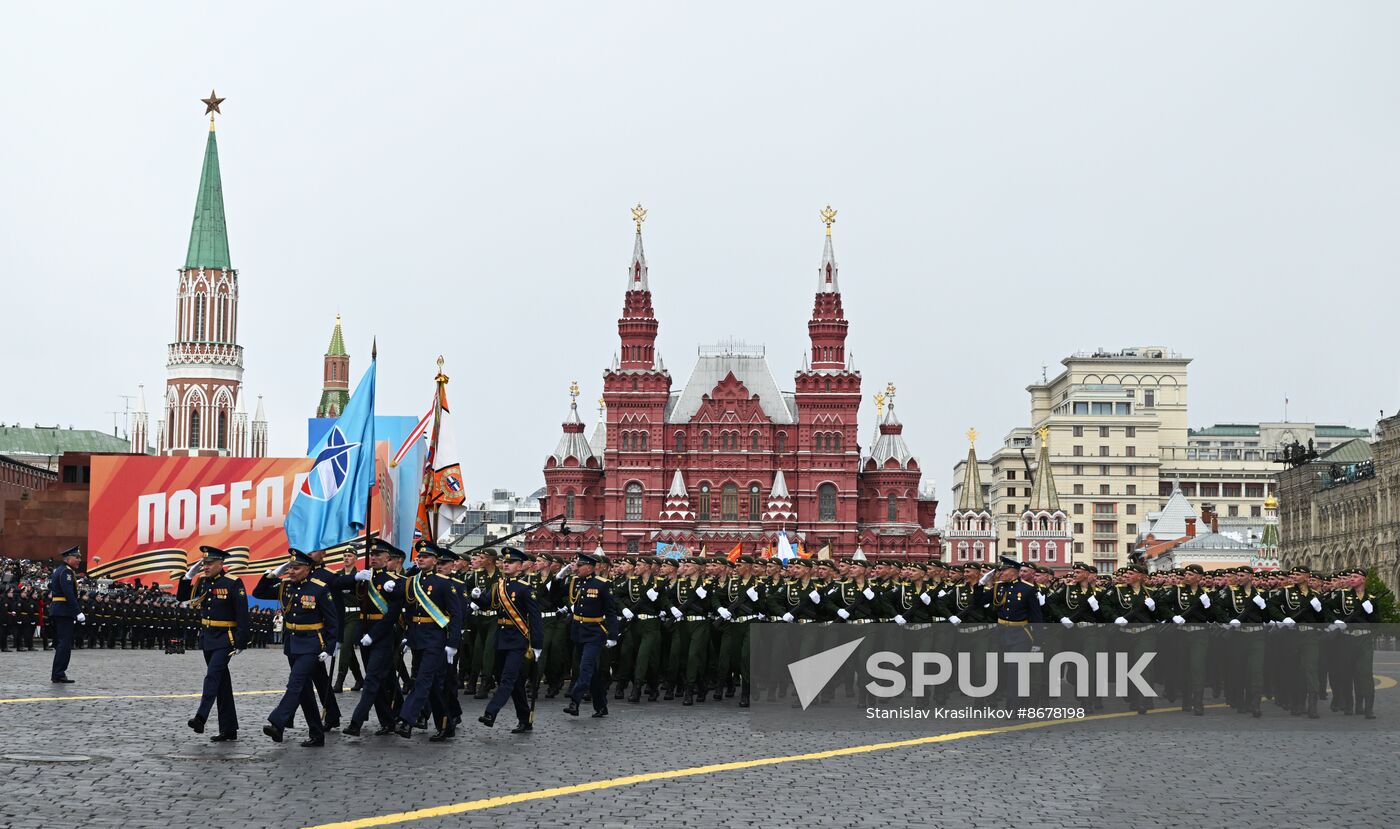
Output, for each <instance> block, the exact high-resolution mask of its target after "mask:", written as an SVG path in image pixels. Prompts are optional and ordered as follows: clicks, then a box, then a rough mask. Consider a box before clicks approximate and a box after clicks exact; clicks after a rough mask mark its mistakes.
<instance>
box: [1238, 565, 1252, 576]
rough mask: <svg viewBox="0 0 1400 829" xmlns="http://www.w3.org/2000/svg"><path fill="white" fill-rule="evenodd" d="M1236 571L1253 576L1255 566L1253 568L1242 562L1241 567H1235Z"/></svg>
mask: <svg viewBox="0 0 1400 829" xmlns="http://www.w3.org/2000/svg"><path fill="white" fill-rule="evenodd" d="M1235 572H1236V573H1243V574H1244V575H1247V576H1252V575H1254V568H1253V567H1250V566H1249V565H1248V564H1241V565H1240V566H1239V567H1236V568H1235Z"/></svg>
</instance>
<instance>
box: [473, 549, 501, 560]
mask: <svg viewBox="0 0 1400 829" xmlns="http://www.w3.org/2000/svg"><path fill="white" fill-rule="evenodd" d="M476 555H479V556H485V557H486V558H499V557H500V553H498V552H496V548H495V547H487V548H486V549H484V550H477V551H476Z"/></svg>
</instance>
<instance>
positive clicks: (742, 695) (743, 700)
mask: <svg viewBox="0 0 1400 829" xmlns="http://www.w3.org/2000/svg"><path fill="white" fill-rule="evenodd" d="M739 707H740V708H748V707H749V685H748V683H747V682H746V683H744V687H743V688H741V689H740V690H739Z"/></svg>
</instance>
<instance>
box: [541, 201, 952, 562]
mask: <svg viewBox="0 0 1400 829" xmlns="http://www.w3.org/2000/svg"><path fill="white" fill-rule="evenodd" d="M645 216H646V212H645V211H644V210H642V209H641V207H640V206H638V207H637V208H636V209H634V210H633V218H634V219H635V220H636V223H637V236H636V241H635V244H634V247H633V251H632V262H631V264H630V265H629V267H628V270H627V292H626V294H625V295H624V297H623V304H622V318H621V319H620V320H618V323H617V329H618V335H619V337H620V339H621V351H620V352H619V354H620V358H617V357H615V358H614V361H613V365H612V367H611V368H610V369H608V370H607V371H606V372H604V373H603V400H602V407H603V408H602V411H603V412H604V413H605V416H604V418H603V419H600V421H599V423H598V425H597V427H596V428H595V430H594V433H593V435H592V436H591V438H590V437H588V436H585V434H584V424H583V422H582V421H581V420H580V419H579V414H578V399H577V398H578V390H577V388H576V387H575V388H574V389H573V390H572V395H573V398H574V400H573V404H572V405H571V408H570V411H569V416H568V419H567V420H565V421H564V424H563V427H564V434H563V436H562V437H561V438H560V440H559V445H558V446H557V447H556V448H555V450H554V452H553V453H552V454H550V455H549V457H548V458H546V459H545V463H544V479H545V496H544V498H543V499H542V500H541V505H540V506H541V510H542V512H543V514H544V515H545V516H546V517H548V516H553V515H561V514H562V515H564V516H565V518H566V522H565V523H567V526H568V529H569V532H568V533H567V534H565V533H561V532H559V531H558V528H559V524H558V523H557V522H556V523H551V524H550V525H549V527H547V528H540V529H538V530H534V531H532V532H531V533H530V534H529V535H528V536H527V537H526V546H527V548H528V549H529V550H531V551H534V552H549V551H560V552H574V551H578V550H592V549H594V548H596V547H599V546H601V547H602V549H603V550H604V551H605V552H607V553H608V554H609V555H619V554H622V553H628V554H632V555H636V554H638V553H641V554H648V555H649V554H652V553H654V552H655V551H656V544H657V543H658V542H664V543H668V544H680V545H683V546H684V547H686V548H688V549H689V550H690V552H691V553H692V554H698V553H699V552H700V551H701V550H702V549H703V550H706V551H707V552H708V553H709V554H711V555H722V554H724V553H725V552H727V551H729V550H731V549H733V547H734V545H735V544H736V543H742V544H743V547H744V552H746V553H750V554H761V553H762V552H763V551H764V550H765V548H767V547H769V546H770V545H773V544H775V542H776V539H777V537H778V533H779V532H780V531H785V532H786V534H787V537H788V539H789V540H790V542H791V543H792V544H793V546H794V547H796V545H797V544H798V542H799V541H801V542H802V544H803V545H804V546H805V549H806V551H807V553H808V554H809V555H812V556H815V555H817V554H818V551H820V550H821V549H822V548H823V547H828V546H829V547H830V551H831V554H832V555H834V556H847V555H851V554H853V553H855V552H856V550H857V549H860V550H861V551H862V552H864V553H865V555H867V556H869V557H871V558H876V557H887V558H906V557H907V558H909V559H915V560H922V559H928V558H931V557H932V558H936V557H938V554H939V551H940V549H941V540H940V538H939V534H938V531H937V530H936V529H934V513H935V511H936V509H937V506H938V503H937V501H935V500H934V499H933V498H932V497H931V496H926V497H925V496H921V495H920V492H919V477H920V471H919V464H918V461H917V460H915V458H914V456H913V455H912V454H911V453H910V451H909V448H908V446H906V445H905V443H904V436H903V434H902V432H903V426H901V425H900V422H899V419H898V418H897V417H896V416H895V411H894V394H893V391H894V390H893V387H891V388H889V389H887V392H888V395H879V396H877V402H883V403H884V404H885V405H884V406H883V407H882V411H881V414H880V415H879V416H878V419H879V421H880V422H879V434H878V435H877V436H876V438H875V442H874V445H873V446H871V447H869V448H868V449H865V448H862V447H861V445H860V438H859V435H860V428H859V423H858V422H857V412H858V411H859V409H860V379H861V378H860V372H858V371H855V370H853V369H852V368H850V366H849V362H848V359H847V352H846V333H847V331H846V329H847V327H848V323H847V321H846V316H845V313H844V312H843V311H842V308H841V288H840V283H839V282H838V280H837V268H836V257H835V255H834V253H833V252H832V247H831V224H832V222H833V221H834V220H835V217H836V214H835V211H833V210H831V209H830V208H827V209H826V210H824V211H822V219H823V220H824V221H825V222H826V245H825V248H824V250H823V251H822V260H821V266H820V267H819V268H818V272H817V285H816V299H815V302H814V303H813V306H812V314H811V318H810V319H809V320H808V321H807V332H808V336H809V338H810V340H811V353H810V356H809V357H807V358H806V359H804V360H803V362H804V364H805V365H804V367H803V368H802V370H800V371H798V372H797V373H796V375H795V376H794V378H793V390H792V391H784V390H781V389H779V387H778V384H777V382H776V381H775V380H774V378H773V372H772V371H771V370H769V368H768V363H767V360H766V359H765V358H764V352H763V349H762V348H753V347H745V346H739V345H728V346H715V347H702V348H701V349H700V350H699V357H698V360H697V362H696V364H695V368H694V369H693V370H692V371H691V373H690V379H689V380H688V381H687V382H686V384H685V386H684V387H682V388H681V389H680V390H679V391H676V390H673V389H672V386H671V375H670V373H669V372H667V371H666V367H665V365H664V363H662V362H661V361H660V360H659V359H658V358H657V355H656V333H657V328H658V322H657V318H656V314H655V312H654V310H653V308H652V297H651V287H650V284H649V282H648V275H647V262H646V254H645V253H644V251H643V249H642V220H643V219H644V218H645Z"/></svg>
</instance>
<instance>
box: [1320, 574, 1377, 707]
mask: <svg viewBox="0 0 1400 829" xmlns="http://www.w3.org/2000/svg"><path fill="white" fill-rule="evenodd" d="M1338 576H1339V578H1338V589H1337V590H1334V591H1333V592H1332V595H1331V597H1330V598H1331V602H1330V604H1329V605H1328V610H1329V614H1328V615H1329V616H1330V618H1331V620H1332V627H1333V628H1334V629H1335V630H1336V635H1337V636H1338V641H1337V645H1336V650H1337V652H1338V654H1339V657H1340V658H1339V660H1338V663H1337V669H1336V674H1340V675H1341V683H1340V685H1334V686H1333V687H1334V689H1335V690H1334V693H1335V694H1336V695H1338V696H1341V697H1342V698H1343V699H1342V706H1341V707H1342V713H1343V714H1347V715H1350V714H1352V713H1353V712H1355V713H1359V714H1362V715H1364V716H1365V717H1366V719H1368V720H1374V719H1375V718H1376V715H1375V711H1374V708H1375V704H1376V688H1375V681H1374V680H1373V679H1372V669H1373V666H1374V659H1375V647H1376V645H1375V641H1374V640H1373V639H1372V636H1371V632H1370V630H1369V629H1367V628H1366V625H1367V624H1368V623H1374V622H1376V621H1377V620H1378V619H1379V616H1378V613H1377V610H1378V609H1377V607H1376V601H1375V597H1374V596H1372V595H1371V594H1369V593H1367V592H1366V571H1365V570H1343V571H1342V572H1341V573H1339V574H1338ZM1336 674H1334V679H1333V681H1334V682H1336V679H1335V675H1336Z"/></svg>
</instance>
